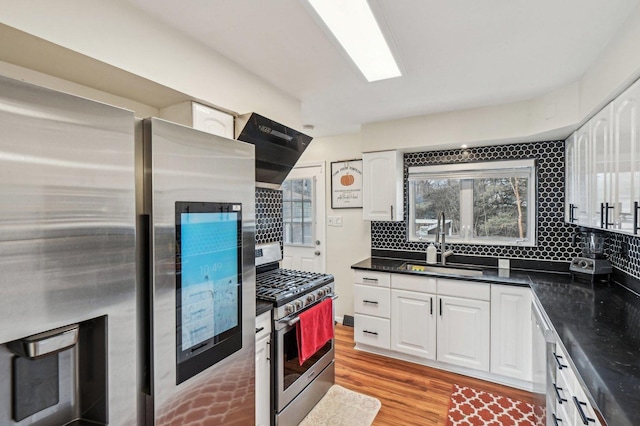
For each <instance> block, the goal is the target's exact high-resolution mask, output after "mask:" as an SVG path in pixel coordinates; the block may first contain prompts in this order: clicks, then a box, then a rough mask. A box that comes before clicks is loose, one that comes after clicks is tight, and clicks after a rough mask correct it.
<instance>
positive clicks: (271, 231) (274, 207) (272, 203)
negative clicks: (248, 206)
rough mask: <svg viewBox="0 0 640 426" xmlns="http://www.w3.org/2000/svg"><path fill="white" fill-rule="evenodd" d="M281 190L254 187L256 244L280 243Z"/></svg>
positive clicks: (281, 227) (281, 226)
mask: <svg viewBox="0 0 640 426" xmlns="http://www.w3.org/2000/svg"><path fill="white" fill-rule="evenodd" d="M282 220H283V219H282V191H280V190H277V189H268V188H256V244H264V243H272V242H275V241H279V242H280V244H281V245H282V229H283V225H282V223H283V222H282Z"/></svg>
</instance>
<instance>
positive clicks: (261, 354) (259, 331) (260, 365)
mask: <svg viewBox="0 0 640 426" xmlns="http://www.w3.org/2000/svg"><path fill="white" fill-rule="evenodd" d="M270 345H271V311H269V312H265V313H263V314H261V315H259V316H258V317H256V382H255V384H256V389H255V392H256V425H258V426H269V424H270V423H271V353H270Z"/></svg>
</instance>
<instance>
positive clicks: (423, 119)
mask: <svg viewBox="0 0 640 426" xmlns="http://www.w3.org/2000/svg"><path fill="white" fill-rule="evenodd" d="M578 93H579V90H578V84H577V83H575V84H571V85H569V86H567V87H563V88H561V89H558V90H556V91H554V92H551V93H548V94H546V95H544V96H541V97H539V98H536V99H532V100H529V101H525V102H516V103H511V104H505V105H496V106H489V107H483V108H474V109H468V110H461V111H451V112H443V113H439V114H430V115H422V116H417V117H408V118H403V119H399V120H393V121H383V122H377V123H369V124H365V125H363V126H362V152H371V151H384V150H388V149H401V150H403V151H419V150H425V149H444V148H453V147H460V145H461V144H469V145H475V146H478V145H498V144H501V143H502V144H504V143H515V142H524V141H528V142H532V141H541V140H550V139H555V138H557V139H564V138H566V137H567V136H568V134H569V129H570V127H571V126H572V125H574V124H575V123H576V122H577V121H578V106H579V104H578Z"/></svg>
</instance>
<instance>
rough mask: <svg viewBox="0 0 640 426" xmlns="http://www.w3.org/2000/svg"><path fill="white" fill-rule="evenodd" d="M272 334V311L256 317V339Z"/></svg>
mask: <svg viewBox="0 0 640 426" xmlns="http://www.w3.org/2000/svg"><path fill="white" fill-rule="evenodd" d="M269 334H271V311H269V312H265V313H263V314H260V315H258V316H257V317H256V341H258V340H260V339H261V338H263V337H265V336H268V335H269Z"/></svg>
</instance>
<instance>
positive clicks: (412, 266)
mask: <svg viewBox="0 0 640 426" xmlns="http://www.w3.org/2000/svg"><path fill="white" fill-rule="evenodd" d="M400 269H402V270H406V271H412V272H430V273H434V274H443V275H463V276H465V277H481V276H482V269H474V268H457V267H452V266H436V265H420V264H417V263H409V262H407V263H403V264H402V266H401V267H400Z"/></svg>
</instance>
